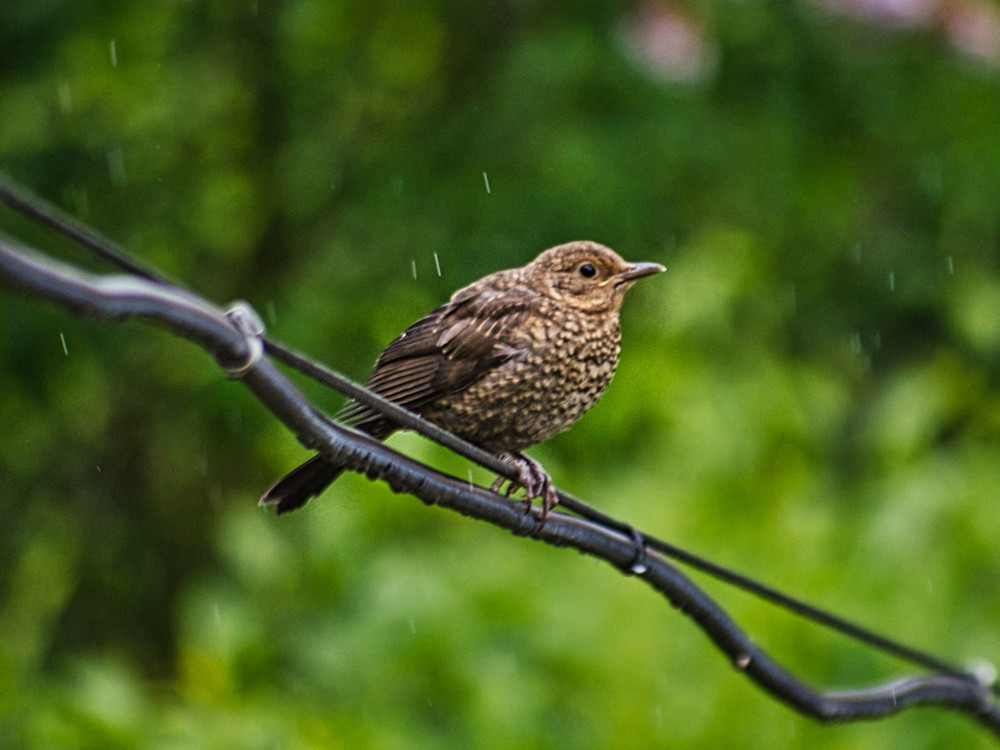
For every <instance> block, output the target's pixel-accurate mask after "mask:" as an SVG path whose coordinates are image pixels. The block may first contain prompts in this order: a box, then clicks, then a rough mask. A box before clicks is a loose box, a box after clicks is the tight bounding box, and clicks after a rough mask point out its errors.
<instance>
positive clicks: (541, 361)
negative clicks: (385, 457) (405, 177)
mask: <svg viewBox="0 0 1000 750" xmlns="http://www.w3.org/2000/svg"><path fill="white" fill-rule="evenodd" d="M664 270H666V269H665V268H664V267H663V266H662V265H660V264H659V263H627V262H626V261H624V260H623V259H622V258H621V257H620V256H619V255H618V254H617V253H616V252H615V251H614V250H612V249H610V248H608V247H605V246H604V245H601V244H599V243H597V242H592V241H589V240H578V241H575V242H569V243H566V244H562V245H557V246H555V247H552V248H549V249H548V250H545V251H544V252H542V253H541V254H540V255H539V256H538V257H537V258H535V259H534V260H533V261H531V262H530V263H528V264H527V265H525V266H522V267H520V268H512V269H508V270H504V271H497V272H495V273H491V274H489V275H488V276H484V277H483V278H481V279H479V280H478V281H475V282H473V283H472V284H469V285H468V286H466V287H463V288H462V289H459V290H458V291H457V292H455V293H454V294H453V295H452V296H451V299H450V300H449V301H448V302H446V303H445V304H443V305H441V306H440V307H438V308H437V309H436V310H434V311H433V312H431V313H430V314H429V315H427V316H425V317H423V318H421V319H420V320H418V321H417V322H416V323H414V324H413V325H411V326H410V327H409V328H407V329H406V330H405V331H403V333H401V334H400V335H399V336H398V337H397V338H396V339H395V340H393V341H392V342H391V343H390V344H389V345H388V346H387V347H386V348H385V350H384V351H383V352H382V353H381V354H380V355H379V357H378V359H377V360H376V362H375V368H374V370H373V371H372V373H371V375H370V376H369V377H368V379H367V380H366V381H365V385H366V387H367V388H369V389H371V390H372V391H374V392H376V393H378V394H380V395H381V396H383V397H385V398H387V399H389V400H391V401H394V402H396V403H397V404H399V405H400V406H403V407H405V408H406V409H409V410H410V411H413V412H415V413H417V414H419V415H420V416H422V417H424V418H425V419H427V420H429V421H430V422H433V423H434V424H436V425H438V426H439V427H441V428H443V429H445V430H448V431H449V432H452V433H454V434H455V435H458V436H459V437H461V438H464V439H465V440H468V441H469V442H471V443H474V444H475V445H477V446H479V447H481V448H483V449H485V450H487V451H489V452H491V453H493V454H495V455H497V456H498V457H499V458H500V459H501V460H503V461H504V462H505V463H508V464H509V465H511V466H513V467H514V468H515V470H516V472H517V475H518V479H517V480H512V481H510V482H509V484H508V487H507V496H508V497H509V496H510V495H511V494H512V493H513V492H516V491H517V490H519V489H524V490H525V494H526V497H525V505H526V510H529V509H530V508H531V504H532V500H534V499H536V498H541V501H542V508H541V518H542V519H543V520H544V518H545V517H546V515H547V514H548V512H549V511H550V510H551V508H552V507H554V506H555V505H556V503H557V500H558V498H557V495H556V492H555V488H554V486H553V484H552V480H551V478H550V477H549V475H548V473H547V472H546V471H545V469H544V468H543V467H542V465H541V464H540V463H539V462H538V461H537V460H535V459H533V458H531V457H530V456H527V455H526V454H524V453H523V452H522V451H523V450H524V449H525V448H528V447H530V446H533V445H537V444H539V443H542V442H544V441H546V440H548V439H549V438H551V437H552V436H553V435H556V434H558V433H560V432H562V431H563V430H566V429H568V428H569V427H570V426H571V425H573V423H575V422H576V421H577V420H578V419H579V418H580V417H581V416H582V415H583V414H584V412H586V411H587V410H588V409H590V408H591V407H592V406H593V405H594V404H596V403H597V401H598V399H600V397H601V395H602V394H603V393H604V390H605V388H607V386H608V384H609V383H610V382H611V378H612V376H613V375H614V373H615V369H616V367H617V365H618V359H619V354H620V352H621V328H620V323H619V312H620V310H621V306H622V300H623V298H624V296H625V293H626V292H627V291H628V290H629V288H630V287H631V286H632V285H633V283H634V282H635V281H636V280H638V279H641V278H644V277H646V276H651V275H653V274H657V273H660V272H661V271H664ZM338 418H339V419H340V420H341V421H343V422H344V423H346V424H349V425H351V426H353V427H354V428H355V429H357V430H360V431H362V432H365V433H367V434H368V435H371V436H372V437H374V438H376V439H378V440H385V439H386V438H387V437H388V436H389V435H390V434H392V433H393V432H395V431H396V430H397V429H399V427H398V425H397V424H395V423H394V422H392V421H391V420H390V419H388V418H386V417H384V416H383V415H382V414H380V413H379V412H378V411H376V410H375V409H373V408H372V407H370V406H367V405H364V404H361V403H359V402H357V401H351V402H348V404H347V405H346V406H345V407H344V408H343V409H342V410H341V412H340V413H339V414H338ZM342 471H343V467H341V466H338V465H336V464H334V463H332V462H331V461H329V460H328V459H327V458H325V457H324V456H323V455H322V454H318V455H316V456H313V457H312V458H310V459H309V460H307V461H306V462H305V463H303V464H301V465H300V466H298V467H297V468H296V469H293V470H292V471H291V472H289V473H288V474H286V475H285V476H283V477H282V478H281V479H279V480H278V481H277V482H275V483H274V484H273V485H271V487H270V488H268V489H267V490H266V491H265V492H264V494H263V495H262V497H261V499H260V504H261V505H263V506H274V508H275V509H276V512H277V513H278V514H282V513H286V512H288V511H292V510H295V509H297V508H300V507H302V506H303V505H305V503H306V502H308V501H309V500H310V499H311V498H313V497H315V496H317V495H319V494H320V493H322V492H323V491H324V490H325V489H326V487H327V486H328V485H329V484H330V483H331V482H333V481H334V480H335V479H336V478H337V477H338V476H339V475H340V474H341V472H342ZM504 481H505V479H504V477H499V478H498V479H497V480H496V481H495V482H494V483H493V485H492V487H491V489H492V490H494V491H498V490H499V489H500V488H501V487H502V486H503V483H504Z"/></svg>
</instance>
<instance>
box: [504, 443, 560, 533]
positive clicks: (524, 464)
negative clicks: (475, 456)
mask: <svg viewBox="0 0 1000 750" xmlns="http://www.w3.org/2000/svg"><path fill="white" fill-rule="evenodd" d="M500 459H501V460H502V461H503V462H504V463H506V464H510V465H511V466H513V467H514V469H516V470H517V475H518V477H517V479H512V480H510V484H509V485H507V497H510V495H511V493H512V492H514V491H515V490H517V489H518V488H520V487H523V488H524V491H525V498H524V502H525V509H524V512H525V513H527V512H528V511H530V510H531V501H532V500H534V499H535V498H536V497H540V498H541V499H542V516H541V518H542V520H543V521H544V520H545V517H546V516H547V515H548V514H549V511H550V510H552V509H553V508H554V507H555V506H556V504H557V503H558V502H559V498H558V497H557V496H556V488H555V487H553V486H552V478H551V477H550V476H549V473H548V472H547V471H545V469H544V468H543V467H542V465H541V464H540V463H538V461H536V460H535V459H533V458H532V457H531V456H528V455H525V454H524V453H521V452H520V451H518V452H515V453H505V454H502V455H501V456H500ZM506 481H507V479H506V477H497V478H496V481H494V482H493V484H492V485H491V486H490V489H491V490H493V491H494V492H498V491H499V490H500V488H501V487H502V486H503V483H504V482H506Z"/></svg>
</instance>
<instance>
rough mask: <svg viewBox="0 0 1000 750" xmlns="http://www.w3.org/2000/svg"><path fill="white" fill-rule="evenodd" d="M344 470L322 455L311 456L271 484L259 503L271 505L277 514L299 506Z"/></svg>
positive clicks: (314, 495) (324, 487)
mask: <svg viewBox="0 0 1000 750" xmlns="http://www.w3.org/2000/svg"><path fill="white" fill-rule="evenodd" d="M343 471H344V470H343V469H342V468H340V467H339V466H334V465H333V464H332V463H330V462H329V461H327V460H326V459H325V458H323V457H322V456H313V457H312V458H310V459H309V460H308V461H306V462H305V463H304V464H302V465H301V466H298V467H296V468H294V469H292V470H291V471H290V472H288V473H287V474H285V476H283V477H282V478H281V479H279V480H278V481H277V482H275V483H274V484H272V485H271V486H270V488H268V490H267V491H266V492H265V493H264V494H263V495H261V498H260V504H261V505H273V506H275V510H276V511H277V513H278V515H281V514H282V513H287V512H288V511H290V510H295V509H296V508H301V507H302V506H303V505H305V504H306V503H307V502H309V499H310V498H313V497H316V496H317V495H318V494H319V493H321V492H322V491H323V490H325V489H326V488H327V485H329V484H330V483H331V482H332V481H333V480H334V479H336V478H337V477H339V476H340V475H341V473H342V472H343Z"/></svg>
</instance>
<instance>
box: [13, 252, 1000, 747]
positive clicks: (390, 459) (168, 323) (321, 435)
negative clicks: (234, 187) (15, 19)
mask: <svg viewBox="0 0 1000 750" xmlns="http://www.w3.org/2000/svg"><path fill="white" fill-rule="evenodd" d="M0 281H2V282H5V283H6V284H7V285H9V286H11V287H13V288H15V289H18V290H20V291H22V292H23V293H25V294H28V295H31V296H34V297H37V298H40V299H43V300H45V301H49V302H53V303H55V304H58V305H61V306H63V307H65V308H67V309H68V310H70V311H71V312H74V313H77V314H85V315H91V316H95V317H98V318H104V319H113V320H124V319H131V318H137V319H141V320H144V321H146V322H149V323H152V324H155V325H158V326H160V327H163V328H166V329H167V330H169V331H170V332H172V333H174V334H175V335H178V336H182V337H184V338H187V339H189V340H191V341H193V342H195V343H196V344H198V345H199V346H200V347H201V348H203V349H205V350H206V351H207V352H209V353H210V354H211V355H212V356H213V357H214V358H215V360H216V362H218V363H219V365H220V366H221V367H222V368H224V369H225V370H226V372H227V373H228V374H229V376H230V377H239V378H240V379H241V380H242V382H243V383H244V385H245V386H246V387H247V388H249V389H250V390H251V391H252V392H253V393H254V394H255V395H256V396H257V398H258V399H259V400H260V401H261V402H262V403H263V404H264V405H265V406H266V407H267V408H268V409H269V410H270V411H271V412H272V413H273V414H274V415H275V416H277V417H278V419H280V420H281V421H282V422H283V423H284V424H285V425H286V426H287V427H288V428H289V429H291V430H292V431H293V432H294V433H295V434H296V435H297V436H298V437H299V439H300V440H301V441H302V442H303V443H305V444H306V445H307V446H309V447H312V448H315V449H317V450H320V451H321V452H322V453H323V454H324V455H325V456H327V457H328V458H330V459H331V460H333V461H335V462H337V463H341V464H343V465H344V466H345V468H348V469H350V470H352V471H356V472H359V473H362V474H365V475H366V476H368V477H369V478H371V479H378V480H381V481H384V482H385V483H386V484H388V485H389V487H390V488H391V489H392V490H393V491H395V492H398V493H407V494H411V495H414V496H416V497H418V498H419V499H421V500H422V501H423V502H425V503H427V504H429V505H440V506H441V507H444V508H448V509H450V510H454V511H457V512H459V513H461V514H463V515H466V516H469V517H471V518H476V519H479V520H482V521H487V522H489V523H491V524H494V525H496V526H499V527H502V528H505V529H508V530H509V531H511V532H513V533H514V534H516V535H518V536H530V537H533V538H535V539H539V540H541V541H544V542H546V543H548V544H552V545H555V546H560V547H564V546H568V547H574V548H575V549H577V550H579V551H581V552H584V553H586V554H589V555H592V556H594V557H597V558H600V559H602V560H604V561H606V562H608V563H610V564H611V565H613V566H615V567H616V568H618V569H620V570H622V571H623V572H626V573H629V572H632V573H634V574H636V575H637V576H638V577H641V578H642V580H643V581H645V582H646V583H647V584H649V585H650V586H652V587H653V588H654V589H655V590H657V591H659V592H660V593H661V594H662V595H663V596H665V597H666V599H667V600H668V601H669V602H670V603H671V604H672V605H673V606H674V607H676V608H677V609H679V610H680V611H681V612H683V613H684V614H686V615H687V616H688V617H690V618H691V619H692V620H693V621H694V622H695V623H696V624H697V625H698V626H699V627H700V628H701V629H702V630H703V631H704V632H705V633H706V635H708V637H709V638H710V639H711V640H712V641H713V642H714V643H715V644H716V646H717V647H718V648H719V649H720V650H721V651H722V652H723V653H724V654H726V656H727V657H728V658H729V660H730V661H731V662H732V663H733V664H734V665H735V666H736V667H737V668H738V669H740V670H741V671H742V672H744V673H745V674H746V675H747V676H748V677H750V678H751V679H752V680H753V681H754V682H756V683H757V684H758V685H760V686H761V687H762V688H764V689H765V690H767V691H768V692H770V693H771V694H772V695H773V696H775V697H776V698H778V699H779V700H781V701H783V702H784V703H786V704H788V705H789V706H791V707H792V708H795V709H796V710H798V711H801V712H803V713H805V714H807V715H810V716H813V717H815V718H817V719H819V720H821V721H853V720H858V719H875V718H880V717H884V716H888V715H891V714H894V713H897V712H899V711H901V710H903V709H906V708H910V707H913V706H920V705H928V704H936V705H941V706H945V707H948V708H951V709H953V710H958V711H962V712H965V713H967V714H969V715H970V716H972V717H974V718H975V719H976V720H978V721H979V722H980V723H981V724H983V725H984V726H985V727H986V728H987V729H988V730H989V731H991V732H992V733H993V734H995V735H996V736H997V737H1000V706H998V705H997V703H996V702H995V700H994V698H993V696H992V694H991V692H990V690H989V688H988V687H987V686H985V685H983V684H981V683H980V682H978V681H977V680H976V679H975V678H974V677H972V676H971V675H955V674H935V675H918V676H911V677H906V678H904V679H900V680H895V681H893V682H890V683H887V684H883V685H877V686H873V687H868V688H863V689H857V690H838V691H821V690H817V689H815V688H812V687H810V686H809V685H807V684H806V683H805V682H803V681H801V680H799V679H798V678H797V677H795V676H794V675H793V674H792V673H791V672H789V671H788V670H786V669H785V668H783V667H782V666H781V665H780V664H779V663H778V662H777V661H775V660H774V659H772V658H771V657H770V656H769V655H768V654H767V653H766V652H765V651H763V650H762V649H760V648H758V647H757V646H756V645H755V644H754V643H753V642H752V641H751V640H750V638H749V637H748V636H747V635H746V634H745V633H744V632H743V631H742V630H741V629H740V628H739V626H738V625H737V624H736V623H735V622H733V620H732V619H731V618H730V617H729V616H728V615H727V614H726V612H725V611H724V610H723V609H722V608H721V607H720V606H719V605H718V604H716V603H715V602H714V601H713V600H712V599H711V598H710V597H709V596H708V595H707V594H706V593H705V592H704V591H702V590H701V589H700V588H698V587H697V586H696V585H695V584H694V583H693V582H692V581H691V580H690V579H688V578H687V577H686V576H684V575H683V574H682V573H681V572H680V571H679V570H677V568H675V567H674V566H673V565H671V564H670V563H669V562H668V561H667V560H666V559H665V558H664V557H663V556H662V555H660V554H658V553H656V552H649V553H647V555H646V559H645V566H644V567H643V568H642V569H635V568H634V567H633V563H634V562H635V541H634V539H633V538H632V536H631V535H630V534H629V533H626V532H625V531H623V530H628V529H631V527H630V526H628V525H627V524H624V523H621V522H618V521H614V520H613V519H610V521H611V523H608V524H605V523H599V522H596V521H593V520H588V519H581V518H575V517H572V516H568V515H566V514H564V513H559V512H554V513H550V514H549V516H548V518H547V520H545V521H544V522H542V521H540V520H539V518H538V517H537V516H536V515H534V514H525V513H524V510H523V505H522V504H521V503H514V502H511V501H509V500H507V499H506V498H504V497H502V496H501V495H498V494H496V493H493V492H490V491H488V490H486V489H483V488H481V487H477V486H474V485H471V484H470V483H469V482H468V481H465V480H460V479H457V478H455V477H451V476H448V475H446V474H444V473H442V472H440V471H437V470H436V469H433V468H431V467H429V466H426V465H424V464H421V463H419V462H417V461H415V460H413V459H412V458H409V457H407V456H404V455H402V454H400V453H398V452H397V451H395V450H393V449H392V448H389V447H388V446H385V445H383V444H382V443H380V442H378V441H377V440H374V439H372V438H371V437H369V436H367V435H364V434H362V433H360V432H357V431H355V430H352V429H350V428H348V427H345V426H343V425H339V424H337V423H335V422H333V421H331V420H329V419H328V418H326V417H325V416H324V415H323V414H321V413H320V412H319V411H318V410H317V409H315V408H314V407H313V406H312V405H311V404H310V403H309V401H308V400H307V399H306V398H305V397H304V396H303V395H302V393H301V392H300V391H299V390H298V389H297V388H296V387H295V386H294V385H292V383H291V382H290V381H289V380H288V379H287V378H286V377H285V376H284V375H283V374H282V373H281V372H280V371H278V369H277V368H276V367H275V366H274V365H273V364H272V363H271V362H269V361H268V360H267V359H265V358H263V357H261V356H259V354H260V338H259V336H260V333H261V331H260V330H259V327H257V325H256V322H255V321H254V318H253V317H252V316H250V317H249V318H248V316H247V312H246V308H239V311H240V314H238V315H234V314H233V313H232V311H230V313H228V314H227V313H226V312H225V311H223V310H221V309H220V308H218V307H216V306H215V305H213V304H211V303H210V302H208V301H206V300H204V299H202V298H200V297H197V296H195V295H193V294H190V293H188V292H186V291H184V290H181V289H179V288H176V287H173V286H169V285H166V284H162V283H157V282H151V281H148V280H145V279H140V278H136V277H132V276H121V275H116V276H99V275H94V274H88V273H84V272H82V271H79V270H76V269H74V268H71V267H68V266H66V265H63V264H58V263H56V262H53V261H51V260H49V259H46V258H43V257H41V256H39V255H37V254H33V253H30V252H29V251H26V250H25V249H23V248H19V247H16V246H14V245H13V244H11V243H9V242H7V241H5V240H3V239H0ZM248 320H249V321H250V323H249V325H248V323H247V321H248Z"/></svg>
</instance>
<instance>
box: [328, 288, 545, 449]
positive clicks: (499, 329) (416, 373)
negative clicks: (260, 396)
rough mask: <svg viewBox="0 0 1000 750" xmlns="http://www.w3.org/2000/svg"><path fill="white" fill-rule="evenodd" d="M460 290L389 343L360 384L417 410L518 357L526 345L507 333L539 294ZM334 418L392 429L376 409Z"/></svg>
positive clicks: (350, 410) (351, 409)
mask: <svg viewBox="0 0 1000 750" xmlns="http://www.w3.org/2000/svg"><path fill="white" fill-rule="evenodd" d="M470 291H471V290H470ZM464 292H465V290H463V292H460V293H458V294H456V295H455V297H453V298H452V300H451V302H449V303H447V304H445V305H442V306H441V307H439V308H438V309H437V310H435V311H434V312H432V313H430V314H429V315H427V316H426V317H424V318H421V319H420V320H418V321H417V322H416V323H414V324H413V325H411V326H410V327H409V328H407V329H406V330H405V331H404V332H403V333H402V334H400V336H399V337H398V338H396V339H395V340H394V341H393V342H392V343H390V344H389V346H387V347H386V348H385V351H384V352H382V354H381V355H380V356H379V358H378V361H377V362H376V363H375V370H374V371H373V372H372V374H371V376H369V378H368V380H367V381H366V382H365V385H367V386H368V387H369V388H371V389H372V390H373V391H375V392H376V393H378V394H380V395H382V396H385V397H386V398H388V399H391V400H393V401H395V402H396V403H398V404H400V405H402V406H405V407H406V408H407V409H412V410H414V411H417V412H419V411H420V407H421V406H422V405H424V404H427V403H429V402H432V401H434V400H436V399H438V398H441V397H442V396H446V395H450V394H453V393H457V392H459V391H461V390H462V389H464V388H468V387H469V386H470V385H472V384H473V383H475V382H476V381H477V380H479V379H480V378H482V377H483V376H484V375H485V374H486V373H488V372H490V371H491V370H492V369H493V368H495V367H497V366H499V365H500V364H502V363H503V362H506V361H507V360H509V359H511V358H513V357H517V356H519V355H520V354H521V353H522V352H523V351H524V347H525V346H526V344H525V343H524V341H522V340H520V339H515V338H514V336H513V335H512V334H511V333H510V332H511V331H517V330H518V328H519V326H518V323H519V322H520V321H521V320H523V318H524V316H525V315H526V314H527V313H529V312H530V311H532V310H533V309H535V308H536V307H537V304H538V300H539V298H538V296H537V295H536V294H534V293H533V292H530V291H528V290H522V289H514V290H503V291H499V290H476V291H475V293H474V294H464ZM521 335H522V336H523V334H521ZM339 417H340V418H341V419H343V420H345V421H348V422H351V423H353V424H355V425H356V426H357V427H359V428H361V429H364V430H366V431H368V432H371V433H372V434H374V435H378V436H380V437H382V436H384V435H387V434H388V433H389V432H391V431H392V427H391V425H390V424H388V423H387V422H386V421H385V420H384V419H383V418H382V417H381V416H380V415H379V414H378V413H377V412H376V411H374V410H373V409H371V408H369V407H367V406H364V405H363V404H358V403H356V402H352V403H350V404H348V405H347V406H346V407H344V409H343V410H341V413H340V415H339Z"/></svg>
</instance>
